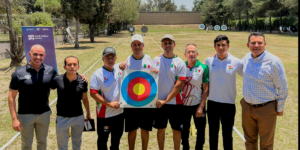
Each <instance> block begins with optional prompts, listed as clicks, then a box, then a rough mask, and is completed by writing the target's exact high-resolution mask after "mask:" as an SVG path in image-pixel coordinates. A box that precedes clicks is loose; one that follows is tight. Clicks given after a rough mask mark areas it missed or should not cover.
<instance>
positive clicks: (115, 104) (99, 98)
mask: <svg viewBox="0 0 300 150" xmlns="http://www.w3.org/2000/svg"><path fill="white" fill-rule="evenodd" d="M90 95H91V97H92V98H93V99H94V100H95V101H96V102H98V103H101V104H103V105H106V106H108V107H111V108H115V109H118V108H120V103H119V102H114V101H113V102H110V101H109V100H107V99H106V98H104V97H103V96H101V95H100V94H99V93H98V92H97V93H95V92H93V91H91V93H90Z"/></svg>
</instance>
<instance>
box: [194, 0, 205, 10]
mask: <svg viewBox="0 0 300 150" xmlns="http://www.w3.org/2000/svg"><path fill="white" fill-rule="evenodd" d="M205 1H206V0H200V1H199V2H198V3H197V4H196V6H195V7H194V8H193V11H200V9H201V6H202V5H203V4H204V2H205Z"/></svg>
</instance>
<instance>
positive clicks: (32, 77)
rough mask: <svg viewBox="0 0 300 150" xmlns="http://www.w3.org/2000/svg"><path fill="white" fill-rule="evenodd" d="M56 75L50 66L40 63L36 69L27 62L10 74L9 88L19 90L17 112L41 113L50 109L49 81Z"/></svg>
mask: <svg viewBox="0 0 300 150" xmlns="http://www.w3.org/2000/svg"><path fill="white" fill-rule="evenodd" d="M56 75H57V72H56V70H55V69H53V68H52V67H51V66H48V65H45V64H42V65H41V67H40V69H39V70H38V71H36V70H35V69H34V68H32V67H31V66H30V65H29V64H28V63H27V64H26V65H25V66H22V67H20V68H19V69H17V70H16V71H15V72H14V73H13V74H12V79H11V82H10V85H9V88H10V89H12V90H18V91H19V98H18V106H19V108H18V114H42V113H44V112H47V111H49V110H50V107H49V94H50V83H51V82H52V81H53V79H54V77H55V76H56Z"/></svg>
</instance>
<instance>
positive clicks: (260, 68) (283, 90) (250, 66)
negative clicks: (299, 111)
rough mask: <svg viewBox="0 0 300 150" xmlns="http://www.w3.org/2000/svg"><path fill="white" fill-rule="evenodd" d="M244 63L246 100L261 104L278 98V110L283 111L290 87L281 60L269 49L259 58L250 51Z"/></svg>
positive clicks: (244, 92) (244, 94) (244, 93)
mask: <svg viewBox="0 0 300 150" xmlns="http://www.w3.org/2000/svg"><path fill="white" fill-rule="evenodd" d="M243 65H244V69H243V73H244V79H243V96H244V99H245V101H246V102H247V103H252V104H261V103H265V102H268V101H272V100H275V99H276V100H277V111H278V112H282V111H283V110H284V103H285V99H286V97H287V95H288V87H287V80H286V76H285V71H284V68H283V64H282V62H281V60H280V59H279V58H278V57H277V56H275V55H273V54H271V53H269V52H268V51H267V50H265V51H264V52H263V53H262V54H261V55H260V56H259V57H257V58H253V56H252V54H251V52H249V53H248V54H246V56H245V57H244V58H243Z"/></svg>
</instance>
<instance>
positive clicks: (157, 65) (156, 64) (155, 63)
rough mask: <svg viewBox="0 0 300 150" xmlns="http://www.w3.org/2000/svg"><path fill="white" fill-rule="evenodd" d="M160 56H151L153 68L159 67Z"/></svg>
mask: <svg viewBox="0 0 300 150" xmlns="http://www.w3.org/2000/svg"><path fill="white" fill-rule="evenodd" d="M160 58H161V57H158V56H156V57H154V58H153V68H155V69H159V65H160Z"/></svg>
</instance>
